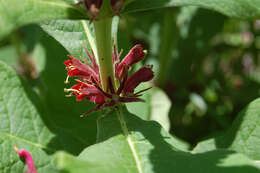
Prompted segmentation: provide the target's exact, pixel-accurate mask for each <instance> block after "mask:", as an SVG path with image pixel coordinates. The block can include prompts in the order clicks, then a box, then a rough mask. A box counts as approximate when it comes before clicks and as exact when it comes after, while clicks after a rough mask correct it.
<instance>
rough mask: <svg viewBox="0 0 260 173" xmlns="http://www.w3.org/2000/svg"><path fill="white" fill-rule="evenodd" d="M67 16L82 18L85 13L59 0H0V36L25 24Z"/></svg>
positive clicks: (84, 16) (69, 17)
mask: <svg viewBox="0 0 260 173" xmlns="http://www.w3.org/2000/svg"><path fill="white" fill-rule="evenodd" d="M67 18H68V19H82V18H86V15H85V14H84V13H83V12H81V10H80V9H78V8H76V7H74V6H72V5H70V4H68V3H65V2H63V1H61V0H8V1H6V0H1V1H0V28H1V31H0V38H2V37H4V36H5V35H6V34H8V33H10V32H11V31H12V30H14V29H15V28H17V27H20V26H22V25H25V24H29V23H36V22H39V21H45V20H50V19H67Z"/></svg>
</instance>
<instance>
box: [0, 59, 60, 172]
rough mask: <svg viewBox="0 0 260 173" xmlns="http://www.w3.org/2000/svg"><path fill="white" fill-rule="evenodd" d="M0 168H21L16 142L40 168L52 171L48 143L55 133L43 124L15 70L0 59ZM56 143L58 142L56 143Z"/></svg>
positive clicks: (41, 170)
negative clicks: (14, 148) (0, 61)
mask: <svg viewBox="0 0 260 173" xmlns="http://www.w3.org/2000/svg"><path fill="white" fill-rule="evenodd" d="M0 74H1V75H0V81H1V86H0V102H1V108H0V121H1V124H0V144H1V147H0V152H1V153H2V154H1V159H0V172H3V173H8V172H23V165H24V164H23V163H22V161H20V159H19V157H18V155H17V154H16V152H15V151H14V150H13V147H14V146H15V145H17V146H18V148H24V149H26V150H28V151H29V152H31V153H32V155H33V157H34V158H35V162H36V165H37V167H38V168H39V171H40V172H46V173H47V172H53V164H52V161H51V159H50V157H49V154H50V153H52V152H55V149H53V148H51V147H49V146H48V145H49V143H50V142H51V140H52V139H53V138H54V137H55V134H54V133H52V132H51V131H50V129H49V128H48V127H47V126H45V125H44V119H43V117H41V115H40V112H39V110H38V109H37V108H36V107H35V106H34V103H33V102H32V101H31V100H30V98H29V96H28V93H26V91H25V89H24V88H23V87H27V86H24V85H25V84H23V83H21V81H20V80H19V78H18V77H17V75H16V73H15V72H14V71H12V70H11V69H10V68H8V67H7V66H6V65H4V64H3V63H0ZM56 144H57V146H59V145H61V143H59V144H58V143H56Z"/></svg>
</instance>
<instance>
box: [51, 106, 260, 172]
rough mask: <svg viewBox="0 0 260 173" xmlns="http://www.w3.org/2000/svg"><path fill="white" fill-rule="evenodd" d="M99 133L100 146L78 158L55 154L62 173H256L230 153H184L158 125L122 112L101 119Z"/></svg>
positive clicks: (241, 157) (244, 160) (242, 158)
mask: <svg viewBox="0 0 260 173" xmlns="http://www.w3.org/2000/svg"><path fill="white" fill-rule="evenodd" d="M98 130H99V133H98V142H99V143H98V144H95V145H92V146H90V147H88V148H87V149H85V150H84V151H83V152H82V153H81V154H80V155H79V157H78V158H74V157H72V156H69V155H67V154H65V153H58V154H57V156H56V157H57V160H56V161H57V165H58V168H59V170H61V172H63V171H64V172H66V173H80V172H82V173H83V172H84V173H92V172H93V173H94V172H104V173H106V172H107V173H108V172H129V173H130V172H131V173H152V172H163V173H168V172H169V173H170V172H198V173H201V172H205V173H206V172H216V173H217V172H222V173H223V172H227V173H229V172H241V173H242V172H259V169H258V168H257V166H256V165H255V164H254V163H253V162H252V161H250V159H248V158H247V157H245V156H244V155H242V154H238V153H234V152H232V151H227V150H215V151H210V152H206V153H201V154H194V155H193V154H190V153H188V152H185V151H183V149H184V148H183V146H182V145H180V143H178V142H176V140H175V139H174V138H172V137H171V136H170V135H169V134H168V133H167V132H166V131H164V130H163V129H162V127H161V126H160V125H159V124H158V123H156V122H151V121H144V120H141V119H140V118H138V117H136V116H135V115H133V114H130V113H129V112H127V110H125V109H121V108H119V109H117V110H115V111H111V112H109V113H108V114H106V115H104V117H101V118H100V119H99V120H98ZM202 163H203V164H202Z"/></svg>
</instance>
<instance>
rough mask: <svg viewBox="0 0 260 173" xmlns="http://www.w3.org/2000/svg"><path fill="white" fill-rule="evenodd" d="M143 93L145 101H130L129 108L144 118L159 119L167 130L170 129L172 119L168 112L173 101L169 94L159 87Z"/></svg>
mask: <svg viewBox="0 0 260 173" xmlns="http://www.w3.org/2000/svg"><path fill="white" fill-rule="evenodd" d="M145 86H146V88H148V87H149V86H150V85H149V84H147V85H145ZM139 88H140V87H139ZM142 89H145V87H142ZM139 90H141V89H139ZM137 91H138V89H137ZM143 94H144V95H143V97H142V99H144V100H145V102H144V103H143V102H136V103H128V104H127V108H128V110H129V111H130V112H131V113H133V114H135V115H137V116H139V117H140V118H142V119H144V120H154V121H157V122H158V123H159V124H161V126H162V127H163V128H164V129H165V130H167V131H169V130H170V121H169V117H168V114H169V111H170V108H171V101H170V99H169V98H168V96H167V95H166V94H165V93H164V92H163V91H162V90H161V89H160V88H157V87H153V88H152V89H150V90H149V91H147V92H145V93H143Z"/></svg>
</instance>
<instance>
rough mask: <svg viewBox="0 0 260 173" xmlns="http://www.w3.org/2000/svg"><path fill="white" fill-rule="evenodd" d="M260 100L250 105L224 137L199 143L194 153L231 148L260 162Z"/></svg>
mask: <svg viewBox="0 0 260 173" xmlns="http://www.w3.org/2000/svg"><path fill="white" fill-rule="evenodd" d="M259 143H260V99H256V100H255V101H253V102H252V103H250V104H249V105H248V106H247V107H246V108H245V109H244V110H243V111H242V112H241V113H240V114H239V115H238V117H237V118H236V120H235V122H234V123H233V125H232V127H231V128H230V130H229V131H228V132H227V133H225V134H224V135H223V136H220V137H217V138H215V139H209V140H206V141H204V142H201V143H199V144H198V145H197V146H196V147H195V149H194V152H205V151H210V150H212V149H216V148H229V149H232V150H235V151H237V152H239V153H243V154H245V155H247V156H248V157H250V158H252V159H255V160H260V145H259Z"/></svg>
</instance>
